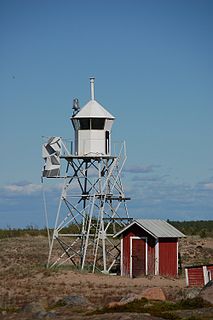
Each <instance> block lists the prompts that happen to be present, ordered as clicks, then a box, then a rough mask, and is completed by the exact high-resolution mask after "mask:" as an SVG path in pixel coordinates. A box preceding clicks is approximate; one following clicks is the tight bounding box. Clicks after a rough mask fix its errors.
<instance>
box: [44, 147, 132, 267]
mask: <svg viewBox="0 0 213 320" xmlns="http://www.w3.org/2000/svg"><path fill="white" fill-rule="evenodd" d="M115 154H116V153H115ZM60 161H61V162H62V161H63V162H65V164H66V165H65V167H66V168H65V173H64V174H62V172H60V173H59V175H58V176H57V178H63V180H64V183H63V187H62V192H61V196H60V201H59V205H58V209H57V214H56V218H55V226H54V230H53V231H52V230H51V231H52V237H51V239H49V257H48V267H54V266H60V265H64V264H67V263H71V264H73V265H74V266H76V267H77V268H79V269H82V270H84V269H86V270H89V271H92V272H94V271H95V270H99V271H102V272H104V273H110V272H113V270H114V269H116V266H117V265H118V263H119V259H120V247H119V243H116V241H115V240H114V239H113V236H114V235H115V234H116V233H117V232H118V231H119V230H120V229H121V228H123V227H124V226H125V225H126V224H127V223H128V222H129V220H131V219H130V218H129V214H128V210H127V205H126V201H127V200H129V198H127V197H126V196H125V193H124V189H123V185H122V181H121V172H122V168H123V166H124V163H125V161H126V145H125V142H123V143H122V145H121V146H120V151H119V152H118V154H117V155H115V156H107V155H103V156H100V155H97V156H95V155H93V156H77V155H72V154H71V153H68V151H67V149H65V154H63V155H60ZM53 178H55V177H53ZM44 199H45V198H44ZM45 208H46V204H45ZM46 221H47V228H48V234H50V233H51V231H50V230H49V227H48V219H46Z"/></svg>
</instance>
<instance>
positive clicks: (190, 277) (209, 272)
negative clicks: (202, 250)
mask: <svg viewBox="0 0 213 320" xmlns="http://www.w3.org/2000/svg"><path fill="white" fill-rule="evenodd" d="M185 275H186V285H187V286H188V287H192V286H195V287H201V286H205V285H206V284H207V283H208V282H209V281H210V280H213V264H207V265H198V266H188V267H185Z"/></svg>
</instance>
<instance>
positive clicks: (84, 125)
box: [79, 118, 90, 130]
mask: <svg viewBox="0 0 213 320" xmlns="http://www.w3.org/2000/svg"><path fill="white" fill-rule="evenodd" d="M79 121H80V129H81V130H89V129H90V119H88V118H81V119H79Z"/></svg>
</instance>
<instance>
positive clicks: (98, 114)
mask: <svg viewBox="0 0 213 320" xmlns="http://www.w3.org/2000/svg"><path fill="white" fill-rule="evenodd" d="M90 90H91V100H90V101H89V102H88V103H87V104H86V105H85V106H84V107H83V108H82V109H81V110H80V108H79V107H78V105H77V106H75V107H74V110H75V111H76V112H75V113H74V114H73V116H72V117H71V121H72V124H73V127H74V130H75V154H76V155H77V156H109V155H110V154H111V128H112V125H113V122H114V119H115V118H114V117H113V116H112V115H111V114H110V113H109V112H108V111H107V110H106V109H105V108H104V107H103V106H102V105H101V104H100V103H98V102H97V101H96V100H95V95H94V78H93V77H92V78H90Z"/></svg>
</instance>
